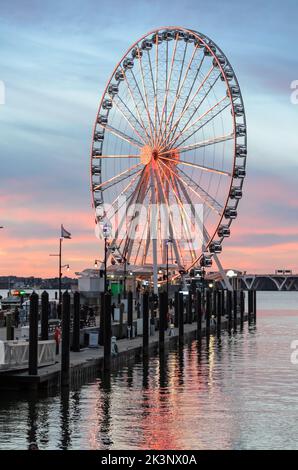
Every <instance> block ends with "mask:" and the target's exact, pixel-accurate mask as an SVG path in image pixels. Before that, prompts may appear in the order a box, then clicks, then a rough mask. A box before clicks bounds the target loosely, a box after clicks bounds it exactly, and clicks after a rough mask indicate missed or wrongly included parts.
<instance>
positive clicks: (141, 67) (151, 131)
mask: <svg viewBox="0 0 298 470" xmlns="http://www.w3.org/2000/svg"><path fill="white" fill-rule="evenodd" d="M139 68H140V72H141V77H142V86H143V92H144V96H145V101H146V105H145V108H146V113H147V116H148V121H149V122H150V123H152V118H151V115H150V111H149V102H148V94H147V89H146V86H145V77H144V70H143V63H142V57H141V56H140V55H139ZM155 133H156V128H155V127H153V129H151V126H150V134H151V145H152V146H153V145H154V141H155Z"/></svg>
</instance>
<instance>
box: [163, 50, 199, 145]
mask: <svg viewBox="0 0 298 470" xmlns="http://www.w3.org/2000/svg"><path fill="white" fill-rule="evenodd" d="M204 58H205V55H203V57H202V60H201V62H200V65H199V67H198V70H197V72H196V74H195V77H194V80H193V83H192V85H191V87H190V90H189V92H188V95H187V97H186V100H185V103H184V106H183V110H184V108H185V106H186V105H187V103H188V100H189V97H190V95H191V93H192V90H193V87H194V85H195V82H196V80H197V77H198V75H199V73H200V70H201V67H202V65H203V62H204ZM190 65H191V64H189V67H190ZM185 78H186V77H185ZM180 95H181V89H180V90H178V93H176V98H175V101H174V104H173V106H172V108H171V111H170V114H169V117H168V120H167V122H166V126H165V131H164V133H163V135H162V138H161V140H160V142H159V145H160V146H161V145H163V142H164V141H166V140H167V135H166V132H167V130H168V128H169V129H171V127H172V123H173V117H172V116H173V113H174V111H175V109H176V102H177V100H178V99H179V98H180ZM171 117H172V119H171V121H170V118H171Z"/></svg>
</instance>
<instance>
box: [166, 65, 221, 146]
mask: <svg viewBox="0 0 298 470" xmlns="http://www.w3.org/2000/svg"><path fill="white" fill-rule="evenodd" d="M220 76H221V75H220V74H218V75H217V76H216V77H215V79H214V80H213V81H212V83H211V85H209V88H208V90H207V91H206V92H205V94H204V96H203V98H202V99H201V101H200V102H199V104H198V105H197V106H195V108H194V110H193V112H192V113H191V115H190V116H189V117H188V119H187V121H186V122H185V123H184V125H183V128H182V129H181V131H180V133H179V136H180V135H181V134H182V133H184V131H185V129H186V127H187V126H188V125H189V123H190V122H191V120H192V118H193V117H194V116H195V115H196V113H197V112H198V110H199V109H200V107H201V106H202V104H203V103H204V101H205V100H206V99H207V97H208V95H209V93H210V92H211V90H212V89H213V88H214V86H215V85H216V83H217V81H218V79H219V78H220ZM225 98H227V97H226V96H225ZM229 104H230V102H229V103H228V105H229ZM177 127H178V126H177ZM175 131H176V129H175ZM172 140H175V141H176V140H177V139H176V138H175V134H173V133H172ZM167 145H168V146H169V139H168V141H167Z"/></svg>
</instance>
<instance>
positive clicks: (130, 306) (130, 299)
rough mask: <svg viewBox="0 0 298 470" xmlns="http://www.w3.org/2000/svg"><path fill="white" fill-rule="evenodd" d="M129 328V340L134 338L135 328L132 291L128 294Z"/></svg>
mask: <svg viewBox="0 0 298 470" xmlns="http://www.w3.org/2000/svg"><path fill="white" fill-rule="evenodd" d="M127 327H128V328H129V327H130V335H129V338H130V339H131V338H132V327H133V294H132V292H131V291H129V292H128V294H127Z"/></svg>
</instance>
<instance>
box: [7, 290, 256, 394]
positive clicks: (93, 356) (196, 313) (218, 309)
mask: <svg viewBox="0 0 298 470" xmlns="http://www.w3.org/2000/svg"><path fill="white" fill-rule="evenodd" d="M214 292H216V291H214ZM218 292H219V291H218ZM218 292H217V295H214V299H213V304H212V305H213V310H211V297H210V292H209V291H208V290H207V292H206V296H207V297H206V300H207V303H206V316H205V318H204V319H202V306H201V303H200V302H199V300H200V297H201V293H200V292H199V291H198V292H197V299H196V302H195V309H194V310H193V309H192V308H191V310H190V306H189V305H188V303H187V302H186V303H185V304H184V303H183V295H182V294H179V298H180V302H179V305H178V311H179V313H178V317H179V325H178V327H175V326H174V324H173V325H171V326H170V327H169V328H166V322H165V321H164V322H163V324H164V326H165V327H164V329H162V332H161V331H160V329H159V328H158V326H159V323H160V319H159V316H157V317H155V318H154V326H153V325H152V322H151V325H152V326H153V328H151V331H150V334H149V324H148V330H147V332H148V334H147V335H146V333H145V335H144V336H143V327H142V328H141V331H139V330H138V329H137V320H138V318H137V317H138V315H137V312H133V317H132V318H130V319H128V320H129V321H130V322H131V323H132V325H133V327H134V329H135V330H136V336H135V337H130V338H129V337H125V338H122V339H118V340H117V343H116V344H117V353H113V351H111V349H109V352H110V354H109V355H110V358H109V364H108V366H107V364H106V360H105V347H103V346H100V345H96V347H82V348H81V349H79V350H78V348H77V350H76V351H70V350H69V344H70V343H69V341H66V342H65V344H64V349H63V342H62V352H61V354H60V355H57V359H56V362H55V364H53V365H47V366H44V367H38V369H37V370H34V371H33V373H30V370H29V371H28V370H22V371H19V370H11V371H7V372H5V371H4V372H2V373H0V389H5V390H20V389H35V390H38V389H43V390H44V389H50V388H52V387H57V386H58V387H59V386H61V387H63V386H69V385H71V384H73V383H77V382H78V381H79V382H84V381H86V380H88V377H89V376H90V375H91V376H94V375H95V374H96V373H100V372H103V371H106V372H107V371H109V370H111V371H112V370H115V369H117V368H121V367H122V366H123V365H125V364H127V363H129V362H130V361H134V360H136V359H140V358H142V357H143V358H145V357H146V356H148V355H150V353H153V352H156V351H157V350H159V351H160V354H163V353H166V350H167V347H168V345H169V344H170V343H171V344H176V345H177V347H179V346H181V345H183V344H184V342H186V341H188V340H192V339H196V338H197V339H198V340H200V338H202V337H204V336H206V337H207V338H208V337H210V335H216V336H217V337H218V338H220V336H221V333H222V332H223V331H228V332H229V334H231V333H232V332H233V334H237V329H238V327H240V329H241V328H242V326H243V322H244V321H249V322H250V323H251V322H255V313H254V312H255V310H254V309H255V308H256V307H255V304H254V301H253V297H254V296H253V295H250V296H249V298H248V310H247V312H245V313H244V303H243V293H242V294H241V295H240V292H237V291H234V294H235V295H234V297H235V299H236V300H234V302H235V301H236V303H234V304H233V328H231V324H230V320H229V319H230V314H229V312H225V310H224V302H223V301H222V294H221V293H220V294H218ZM252 294H253V293H252ZM164 296H165V297H166V293H164ZM67 297H69V295H65V294H64V303H65V305H66V309H67V312H69V310H70V305H69V304H68V298H67ZM77 297H78V296H77V294H75V298H76V301H77ZM229 298H230V296H229V294H228V293H227V295H226V303H225V308H227V307H228V308H229V307H230V304H229ZM241 298H242V302H241ZM214 300H215V301H214ZM165 302H166V298H165V299H163V304H162V303H161V304H160V308H161V309H166V305H165ZM188 302H190V301H189V300H188ZM185 307H186V309H185ZM190 311H191V313H192V315H190ZM231 311H232V310H231ZM142 313H143V314H144V316H143V317H142V320H144V319H146V318H148V303H147V298H146V295H145V296H144V302H143V309H142ZM215 315H216V316H215ZM162 316H163V314H162V315H161V317H162ZM139 320H140V319H139ZM68 321H69V320H68ZM65 325H66V331H67V330H68V328H69V326H68V324H67V318H66V322H64V328H65ZM111 327H112V332H113V333H115V334H117V333H118V334H119V332H120V328H121V330H122V331H127V327H128V323H127V321H125V322H124V323H123V324H122V326H120V323H119V322H113V324H112V325H111ZM98 331H99V329H98V327H91V328H85V329H83V331H81V334H82V333H83V334H84V335H87V336H88V335H89V334H90V333H91V334H92V333H94V332H96V333H97V334H98ZM128 331H129V332H130V331H131V328H129V329H128ZM153 331H154V334H153ZM17 333H18V332H17ZM127 336H128V335H127ZM65 337H66V335H65V334H64V338H65ZM4 338H5V330H4V329H3V328H2V329H1V331H0V340H3V339H4ZM62 338H63V331H62ZM64 341H65V340H64ZM47 343H50V341H47ZM29 347H30V344H29ZM108 347H109V348H110V346H108ZM65 348H67V350H66V351H65ZM72 349H73V348H72ZM65 371H66V374H65Z"/></svg>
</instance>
